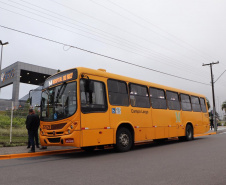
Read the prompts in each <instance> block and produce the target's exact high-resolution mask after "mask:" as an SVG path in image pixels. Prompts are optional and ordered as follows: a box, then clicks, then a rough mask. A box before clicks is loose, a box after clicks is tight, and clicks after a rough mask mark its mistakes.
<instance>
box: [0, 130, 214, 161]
mask: <svg viewBox="0 0 226 185" xmlns="http://www.w3.org/2000/svg"><path fill="white" fill-rule="evenodd" d="M215 134H217V133H216V132H211V133H206V134H196V135H194V137H200V136H208V135H215ZM171 139H173V138H171ZM174 139H175V138H174ZM145 143H149V142H141V143H136V144H138V145H140V144H145ZM80 151H82V149H80V148H76V149H66V150H54V151H45V152H34V153H20V154H6V155H0V160H6V159H16V158H25V157H37V156H45V155H55V154H66V153H73V152H80Z"/></svg>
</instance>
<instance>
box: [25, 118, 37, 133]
mask: <svg viewBox="0 0 226 185" xmlns="http://www.w3.org/2000/svg"><path fill="white" fill-rule="evenodd" d="M39 125H40V119H39V116H38V115H37V114H30V115H28V116H27V120H26V128H27V130H30V131H31V130H32V131H35V130H38V127H39Z"/></svg>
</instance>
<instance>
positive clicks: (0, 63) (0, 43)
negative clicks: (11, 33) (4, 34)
mask: <svg viewBox="0 0 226 185" xmlns="http://www.w3.org/2000/svg"><path fill="white" fill-rule="evenodd" d="M7 44H9V43H8V42H5V43H2V41H1V40H0V45H2V48H1V60H0V72H1V71H2V52H3V46H4V45H7Z"/></svg>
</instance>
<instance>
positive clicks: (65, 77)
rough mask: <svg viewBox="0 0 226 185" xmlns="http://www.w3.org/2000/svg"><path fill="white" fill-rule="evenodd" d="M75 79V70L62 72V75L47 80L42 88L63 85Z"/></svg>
mask: <svg viewBox="0 0 226 185" xmlns="http://www.w3.org/2000/svg"><path fill="white" fill-rule="evenodd" d="M75 79H77V70H76V69H72V70H68V71H64V72H62V73H59V74H56V75H54V76H52V77H50V78H48V79H47V80H46V81H45V83H44V86H43V88H44V89H45V88H48V87H50V86H53V85H56V84H59V83H63V82H67V81H70V80H75Z"/></svg>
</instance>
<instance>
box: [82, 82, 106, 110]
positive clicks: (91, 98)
mask: <svg viewBox="0 0 226 185" xmlns="http://www.w3.org/2000/svg"><path fill="white" fill-rule="evenodd" d="M80 95H81V109H82V112H83V113H90V112H105V111H107V100H106V90H105V85H104V83H103V82H99V81H94V80H89V79H81V80H80Z"/></svg>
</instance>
